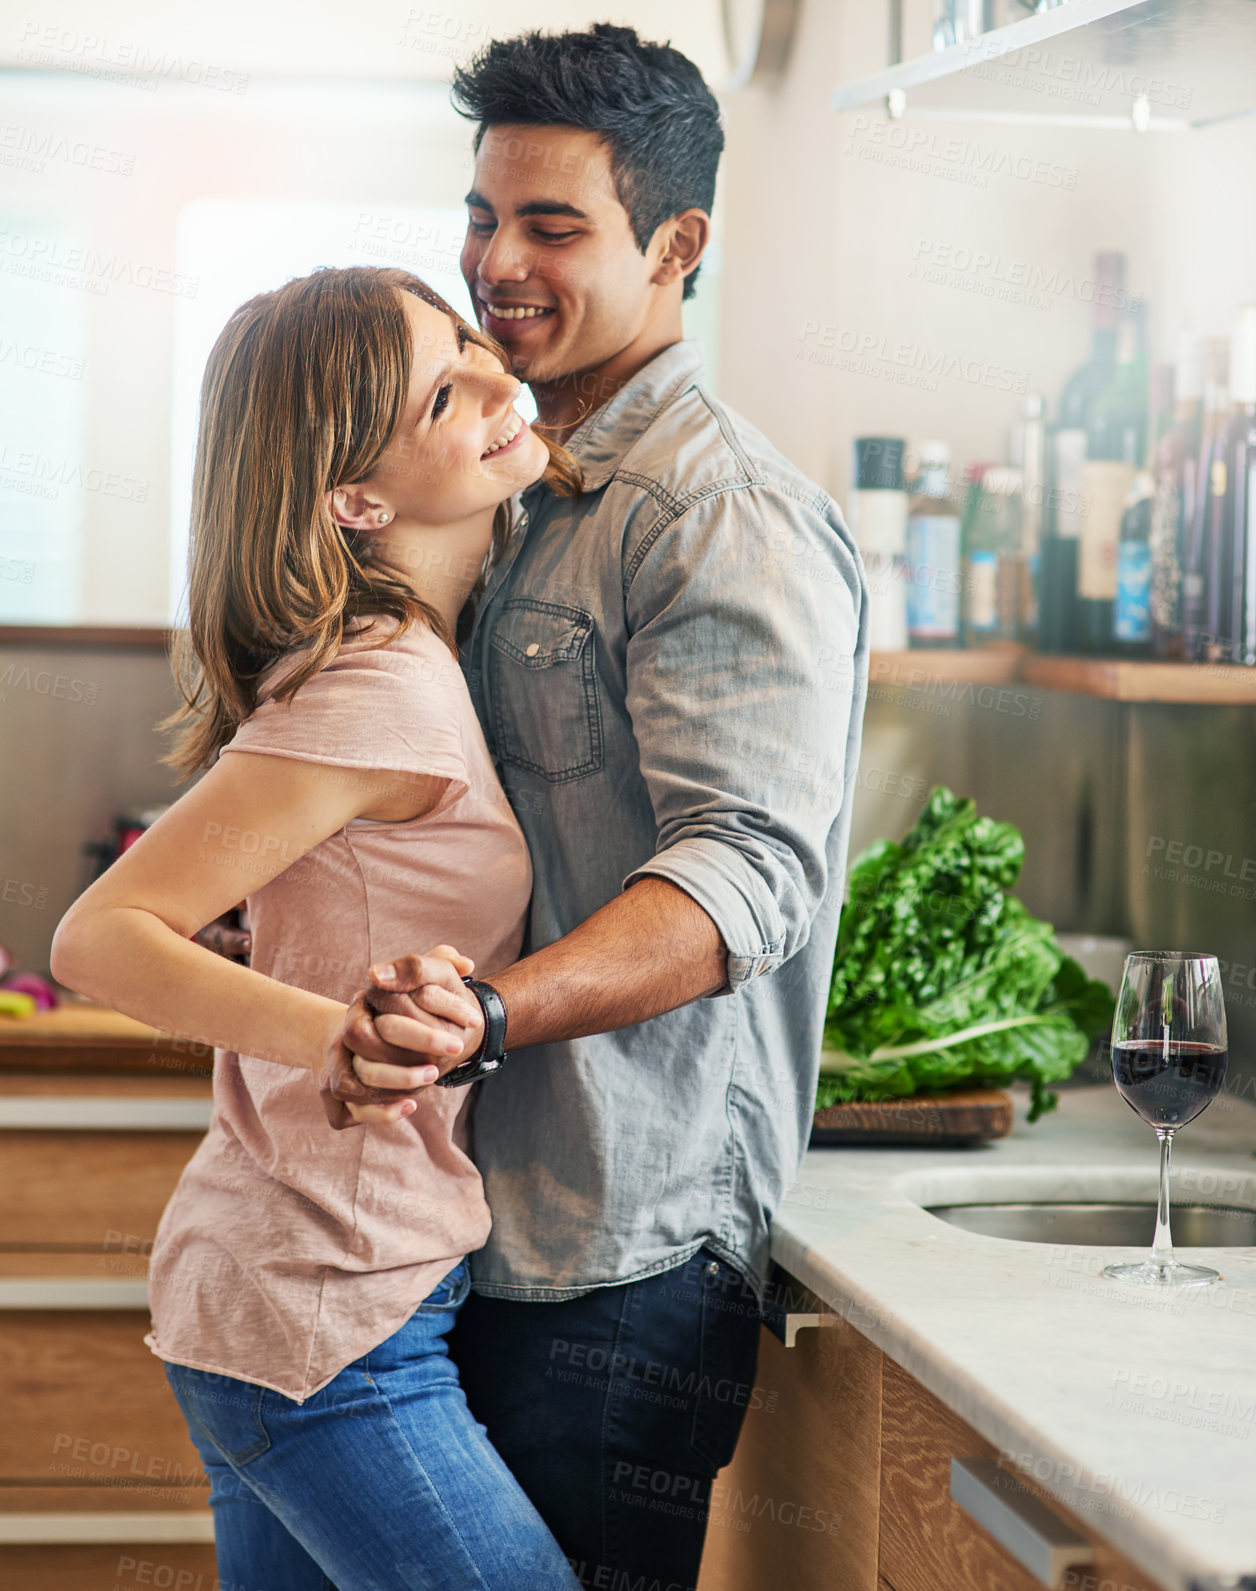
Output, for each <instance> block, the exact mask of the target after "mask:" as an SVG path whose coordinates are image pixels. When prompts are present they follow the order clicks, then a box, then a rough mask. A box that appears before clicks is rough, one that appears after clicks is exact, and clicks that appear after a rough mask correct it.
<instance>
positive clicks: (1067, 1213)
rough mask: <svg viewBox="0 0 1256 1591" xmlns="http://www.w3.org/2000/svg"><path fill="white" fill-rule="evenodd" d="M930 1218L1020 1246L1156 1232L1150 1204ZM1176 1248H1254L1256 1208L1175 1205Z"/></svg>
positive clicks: (937, 1210)
mask: <svg viewBox="0 0 1256 1591" xmlns="http://www.w3.org/2000/svg"><path fill="white" fill-rule="evenodd" d="M925 1208H926V1209H927V1210H928V1212H929V1214H930V1215H936V1216H937V1217H938V1219H939V1220H941V1221H949V1222H950V1224H951V1225H952V1226H959V1227H963V1229H964V1230H965V1231H966V1232H980V1233H982V1234H983V1235H984V1236H986V1237H1010V1238H1016V1239H1017V1240H1018V1241H1019V1242H1021V1243H1072V1244H1079V1243H1081V1244H1095V1245H1097V1246H1101V1247H1104V1248H1146V1247H1148V1246H1149V1245H1150V1243H1151V1239H1152V1235H1153V1233H1154V1232H1155V1229H1156V1207H1155V1205H1154V1204H1151V1203H1146V1204H1047V1203H1035V1204H932V1205H926V1206H925ZM1172 1226H1173V1244H1174V1247H1175V1248H1252V1247H1256V1210H1244V1209H1240V1208H1238V1207H1236V1206H1233V1205H1218V1204H1175V1205H1174V1206H1173V1209H1172Z"/></svg>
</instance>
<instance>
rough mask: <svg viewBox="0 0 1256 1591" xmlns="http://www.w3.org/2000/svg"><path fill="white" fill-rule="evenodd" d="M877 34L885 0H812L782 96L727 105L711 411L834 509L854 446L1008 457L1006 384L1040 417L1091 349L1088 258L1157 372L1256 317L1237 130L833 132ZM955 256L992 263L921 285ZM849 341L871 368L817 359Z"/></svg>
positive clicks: (991, 127)
mask: <svg viewBox="0 0 1256 1591" xmlns="http://www.w3.org/2000/svg"><path fill="white" fill-rule="evenodd" d="M886 37H887V29H886V7H885V5H884V3H883V0H869V3H860V4H845V5H818V4H811V5H805V6H804V7H803V16H802V32H801V37H800V39H799V40H798V44H797V47H796V48H795V50H794V53H793V58H792V62H791V67H790V70H789V73H788V77H787V80H786V82H785V83H784V85H783V86H782V87H781V88H779V89H777V90H774V91H772V92H764V91H750V92H746V93H743V94H740V95H737V96H735V97H732V98H730V100H729V101H728V107H727V109H728V130H729V141H728V155H727V160H726V168H727V169H726V173H725V184H726V186H725V201H726V268H725V273H724V311H723V328H724V347H723V395H724V396H725V397H726V398H727V399H728V400H729V402H731V403H732V404H733V405H734V406H735V407H737V408H739V409H740V410H741V411H742V412H743V413H745V414H746V415H747V416H748V417H749V418H750V419H752V420H753V421H754V422H755V423H756V424H758V425H760V426H761V427H762V428H763V429H764V430H765V431H766V432H767V433H768V435H769V436H770V437H771V438H772V439H773V440H774V441H775V442H776V443H777V444H778V445H779V446H781V447H783V448H784V449H785V450H786V451H788V452H789V453H790V454H791V455H792V456H793V457H794V458H796V459H797V460H798V462H799V463H800V464H801V465H802V467H803V468H804V469H806V470H807V471H808V472H809V473H810V474H812V475H813V476H814V477H815V478H816V479H817V480H819V481H820V482H821V483H822V484H824V485H826V486H827V487H829V489H830V490H832V491H834V492H835V494H836V495H837V496H838V497H839V499H844V498H845V496H846V494H847V491H848V487H849V479H850V440H851V438H852V437H853V436H855V435H857V434H877V433H889V434H891V435H906V436H907V437H908V438H911V439H914V440H917V441H918V440H921V439H923V438H926V437H935V436H937V437H941V438H944V439H946V440H948V441H950V442H951V444H952V456H953V458H954V459H955V460H956V461H957V464H958V465H962V464H963V463H964V462H965V461H967V460H970V459H977V458H1001V457H1003V456H1004V448H1005V446H1006V433H1007V428H1008V426H1009V424H1010V423H1011V421H1012V420H1013V418H1014V417H1015V413H1016V400H1015V397H1014V395H1013V394H1011V393H1009V392H1006V391H1002V390H1000V388H999V383H1000V382H1005V381H1007V380H1008V379H1009V378H1011V379H1012V381H1013V382H1014V384H1016V385H1019V384H1020V383H1022V382H1023V383H1025V384H1026V385H1027V386H1028V387H1029V388H1030V389H1031V390H1038V391H1041V392H1043V393H1044V394H1045V395H1046V396H1047V398H1048V401H1049V403H1053V402H1054V400H1055V398H1056V396H1057V394H1058V392H1059V388H1060V385H1061V383H1062V381H1063V379H1064V377H1065V376H1066V375H1067V374H1068V372H1069V371H1070V370H1071V369H1072V368H1073V367H1074V366H1076V365H1077V364H1078V363H1079V362H1080V360H1081V359H1082V358H1083V356H1084V354H1085V351H1086V348H1087V345H1088V342H1089V336H1090V324H1091V311H1090V308H1089V305H1088V304H1087V303H1086V302H1085V299H1084V296H1082V295H1083V294H1084V291H1085V290H1084V288H1082V287H1081V285H1080V284H1082V283H1083V282H1084V281H1085V279H1086V278H1088V277H1089V276H1090V274H1091V262H1092V259H1093V255H1094V252H1095V250H1097V249H1100V248H1122V249H1124V250H1125V251H1126V252H1127V254H1128V255H1129V261H1130V273H1129V285H1130V287H1131V289H1132V290H1133V291H1135V292H1138V293H1141V294H1145V295H1146V296H1147V298H1148V301H1149V305H1150V311H1151V333H1152V344H1153V354H1154V356H1155V357H1157V358H1171V357H1172V352H1173V348H1174V343H1175V338H1176V333H1177V332H1178V331H1179V330H1181V329H1195V330H1201V331H1215V332H1218V333H1220V332H1225V331H1228V329H1229V327H1230V324H1231V322H1232V320H1233V317H1234V313H1235V311H1236V310H1237V308H1238V307H1239V305H1240V304H1242V303H1245V302H1250V301H1252V300H1254V299H1256V209H1254V208H1253V206H1252V205H1251V203H1250V189H1251V172H1252V170H1253V169H1254V157H1256V126H1254V125H1253V124H1252V123H1251V122H1234V123H1231V124H1228V125H1224V126H1219V127H1215V128H1212V129H1210V130H1206V131H1196V132H1188V133H1171V132H1156V133H1148V134H1144V135H1137V134H1134V133H1126V132H1117V131H1102V130H1090V129H1079V128H1065V127H1046V126H1006V125H999V124H993V123H989V122H979V121H950V120H946V121H943V120H938V119H928V120H925V119H920V120H913V119H911V118H910V116H909V118H908V119H907V120H906V121H905V122H903V123H902V124H900V125H899V126H897V127H891V124H889V123H887V122H886V121H885V120H884V119H883V117H882V116H881V114H880V112H879V110H875V109H874V110H869V111H868V112H866V113H862V114H856V113H846V114H842V115H835V114H834V113H832V112H831V111H830V110H829V109H828V95H829V91H830V90H831V89H832V88H833V87H835V86H836V85H837V84H838V83H839V82H844V81H850V80H854V79H857V78H860V77H863V76H866V75H868V74H869V73H871V72H874V71H876V70H879V69H880V68H881V67H883V66H884V65H885V64H886ZM1064 108H1065V109H1067V108H1068V107H1067V106H1065V107H1064ZM946 248H949V249H950V250H951V251H952V252H951V257H952V259H954V258H955V257H957V256H958V257H959V258H960V259H964V258H965V255H967V256H970V257H975V256H976V255H978V254H982V255H986V256H988V257H989V258H990V261H991V263H990V265H988V266H986V267H983V268H981V269H979V270H974V269H972V268H971V266H969V267H968V268H966V269H962V270H954V269H951V268H948V267H946V266H942V268H941V269H942V273H943V279H942V280H941V281H937V280H929V279H925V277H923V276H922V274H921V271H922V267H929V266H937V265H938V263H939V261H940V259H941V257H942V250H944V249H946ZM1033 275H1036V276H1038V278H1039V279H1040V280H1042V279H1046V280H1048V281H1050V280H1051V279H1052V278H1054V280H1055V284H1056V288H1055V290H1053V291H1050V292H1047V293H1045V294H1043V293H1039V294H1037V295H1031V296H1030V297H1029V298H1028V299H1026V298H1025V297H1024V296H1023V295H1022V298H1021V301H1019V302H1018V301H1017V299H1016V297H1015V296H1014V295H1015V289H1012V290H1011V292H1010V294H1009V290H1008V289H1007V288H1006V286H1005V285H1004V284H1005V280H1006V279H1008V278H1010V279H1011V280H1012V281H1013V282H1014V281H1016V280H1017V278H1018V277H1019V278H1021V279H1023V278H1025V277H1028V276H1033ZM1070 280H1071V282H1072V284H1073V285H1072V288H1071V289H1070V288H1068V287H1067V286H1065V287H1064V290H1060V287H1061V285H1062V284H1067V283H1068V282H1069V281H1070ZM983 289H984V290H983ZM1001 290H1002V291H1003V292H1004V296H1003V297H1000V296H998V294H999V293H1000V291H1001ZM1043 299H1045V304H1044V303H1043V302H1041V301H1042V300H1043ZM808 327H819V328H822V330H820V331H819V332H815V331H813V332H811V334H810V335H809V336H807V335H804V334H805V333H806V331H807V328H808ZM823 328H831V329H832V330H831V333H830V335H831V337H832V340H833V343H834V346H833V347H832V348H831V349H827V350H826V349H825V348H824V347H823V346H822V339H823V336H824V332H823ZM852 340H853V341H854V342H855V344H856V346H857V348H858V347H859V346H866V347H867V348H868V350H869V352H868V354H866V355H865V356H864V357H865V359H867V360H869V361H870V363H871V369H870V370H869V369H863V370H860V369H858V368H852V362H851V361H848V362H847V367H846V368H839V367H837V366H834V365H832V364H824V363H811V362H809V359H810V357H811V356H812V355H813V354H814V355H816V356H817V357H818V358H823V357H825V356H826V355H829V356H831V357H833V358H840V347H839V346H838V345H840V344H841V343H843V342H844V343H845V344H846V345H849V344H850V343H851V341H852ZM800 352H801V354H802V357H801V358H800V357H799V354H800ZM939 356H941V357H942V358H943V360H944V362H945V363H947V364H958V365H959V367H960V372H961V373H958V374H952V375H942V374H939V375H937V376H936V378H935V379H934V380H933V382H932V389H931V390H930V389H929V382H930V378H929V377H928V376H927V375H923V373H922V371H921V370H920V369H917V370H916V371H915V372H914V374H915V375H916V376H917V377H921V376H922V375H923V379H922V380H921V381H920V382H919V383H918V384H916V385H913V384H911V381H910V380H908V379H907V378H908V377H911V376H912V375H913V364H912V361H913V360H914V361H917V362H918V363H919V365H920V366H924V365H927V364H928V363H929V362H931V361H937V360H938V359H939ZM964 371H967V377H966V376H965V374H964V373H963V372H964ZM974 376H975V377H977V379H972V377H974ZM985 380H990V381H993V382H994V383H995V384H994V385H986V384H984V382H985Z"/></svg>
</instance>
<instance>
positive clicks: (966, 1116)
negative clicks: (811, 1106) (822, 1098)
mask: <svg viewBox="0 0 1256 1591" xmlns="http://www.w3.org/2000/svg"><path fill="white" fill-rule="evenodd" d="M1012 1120H1013V1112H1012V1100H1011V1097H1010V1095H1008V1094H1005V1093H1004V1092H1003V1091H1002V1090H1001V1089H998V1088H971V1089H956V1090H954V1092H952V1093H949V1094H914V1095H912V1096H911V1098H909V1099H886V1100H882V1101H879V1102H877V1103H873V1102H871V1101H862V1100H860V1101H856V1102H854V1103H851V1104H847V1105H826V1106H825V1108H824V1109H823V1110H818V1111H816V1113H815V1118H814V1121H813V1123H812V1128H811V1145H812V1148H818V1149H822V1148H826V1147H829V1146H838V1145H842V1144H849V1145H850V1146H851V1147H858V1148H869V1147H872V1146H875V1145H885V1146H894V1145H897V1146H899V1147H901V1148H910V1147H912V1146H913V1145H916V1146H919V1147H920V1148H922V1149H924V1148H930V1149H935V1148H939V1147H943V1146H946V1145H951V1144H957V1145H958V1144H979V1143H985V1142H986V1141H987V1140H988V1139H990V1138H1006V1137H1007V1135H1008V1133H1010V1132H1011V1130H1012Z"/></svg>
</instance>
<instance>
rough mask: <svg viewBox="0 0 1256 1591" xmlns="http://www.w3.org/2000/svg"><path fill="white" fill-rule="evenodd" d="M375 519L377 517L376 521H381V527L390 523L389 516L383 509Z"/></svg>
mask: <svg viewBox="0 0 1256 1591" xmlns="http://www.w3.org/2000/svg"><path fill="white" fill-rule="evenodd" d="M375 517H376V519H378V520H379V522H380V524H381V525H386V524H387V523H388V515H387V514H386V513H385V512H384V510H383V509H382V508H381V509H380V511H379V513H378V514H376V516H375Z"/></svg>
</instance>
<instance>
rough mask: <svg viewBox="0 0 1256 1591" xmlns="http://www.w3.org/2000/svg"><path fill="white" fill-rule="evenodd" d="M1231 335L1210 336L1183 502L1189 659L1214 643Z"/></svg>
mask: <svg viewBox="0 0 1256 1591" xmlns="http://www.w3.org/2000/svg"><path fill="white" fill-rule="evenodd" d="M1229 382H1230V339H1229V338H1228V337H1210V338H1209V339H1208V348H1207V355H1206V359H1205V365H1204V413H1203V421H1202V423H1201V425H1200V433H1199V451H1198V453H1197V454H1196V459H1195V482H1194V485H1195V491H1194V496H1193V499H1192V500H1191V502H1190V503H1189V504H1188V506H1187V514H1188V516H1189V517H1188V519H1187V523H1186V530H1185V535H1184V542H1185V551H1184V553H1183V559H1182V647H1183V653H1184V655H1185V656H1186V657H1187V658H1189V659H1190V660H1191V661H1193V662H1199V661H1202V660H1204V659H1206V658H1208V657H1209V656H1210V654H1211V652H1212V648H1213V645H1214V642H1213V631H1212V629H1210V626H1209V612H1210V609H1213V608H1214V607H1215V606H1216V604H1217V603H1218V602H1219V600H1220V598H1219V595H1218V594H1217V593H1216V592H1215V590H1214V589H1213V586H1214V582H1215V580H1216V579H1218V578H1219V577H1220V571H1221V560H1220V548H1219V541H1220V537H1221V535H1222V533H1223V532H1224V529H1225V499H1226V484H1227V471H1226V457H1225V445H1226V433H1227V431H1228V430H1229V422H1230V416H1229Z"/></svg>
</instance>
